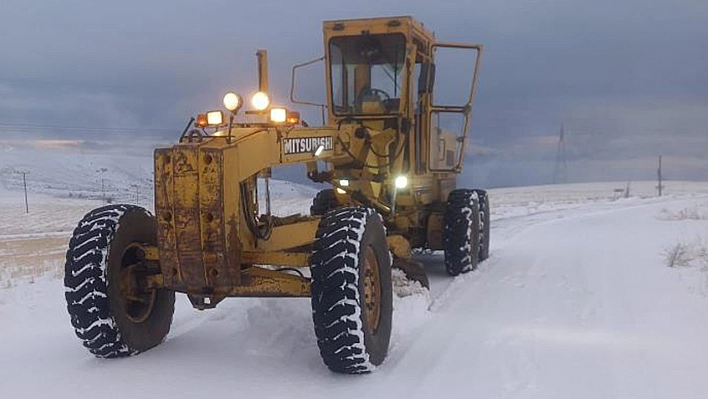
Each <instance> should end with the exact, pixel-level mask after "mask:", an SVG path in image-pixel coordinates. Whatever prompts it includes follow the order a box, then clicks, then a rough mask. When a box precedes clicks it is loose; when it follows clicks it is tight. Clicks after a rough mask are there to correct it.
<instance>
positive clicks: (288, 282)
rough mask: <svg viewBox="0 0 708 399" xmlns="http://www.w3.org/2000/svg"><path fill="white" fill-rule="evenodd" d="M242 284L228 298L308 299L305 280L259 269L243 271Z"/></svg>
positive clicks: (306, 280) (307, 286)
mask: <svg viewBox="0 0 708 399" xmlns="http://www.w3.org/2000/svg"><path fill="white" fill-rule="evenodd" d="M242 282H243V284H242V285H240V286H238V287H234V288H233V290H231V292H230V293H229V296H243V297H282V296H290V297H309V296H310V292H311V291H310V280H308V279H306V278H303V277H300V276H296V275H292V274H287V273H284V272H278V271H275V270H268V269H262V268H259V267H251V268H249V269H246V270H244V271H243V276H242Z"/></svg>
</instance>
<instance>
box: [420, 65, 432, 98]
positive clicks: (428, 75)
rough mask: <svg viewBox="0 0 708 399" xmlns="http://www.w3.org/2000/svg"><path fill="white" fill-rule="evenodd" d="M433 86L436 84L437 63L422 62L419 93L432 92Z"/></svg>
mask: <svg viewBox="0 0 708 399" xmlns="http://www.w3.org/2000/svg"><path fill="white" fill-rule="evenodd" d="M433 86H435V64H432V63H426V64H421V66H420V76H419V77H418V94H423V93H432V92H433Z"/></svg>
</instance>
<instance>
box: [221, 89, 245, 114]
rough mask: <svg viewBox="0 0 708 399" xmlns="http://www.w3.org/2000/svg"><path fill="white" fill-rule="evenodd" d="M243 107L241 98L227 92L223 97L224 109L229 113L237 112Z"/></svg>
mask: <svg viewBox="0 0 708 399" xmlns="http://www.w3.org/2000/svg"><path fill="white" fill-rule="evenodd" d="M242 105H243V100H242V99H241V96H239V95H238V94H236V93H233V92H228V93H226V95H225V96H224V107H225V108H226V109H228V110H229V111H231V112H235V111H237V110H238V109H239V108H241V106H242Z"/></svg>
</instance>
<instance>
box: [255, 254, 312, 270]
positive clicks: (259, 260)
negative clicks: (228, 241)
mask: <svg viewBox="0 0 708 399" xmlns="http://www.w3.org/2000/svg"><path fill="white" fill-rule="evenodd" d="M309 259H310V253H309V252H285V251H278V252H265V251H244V252H243V254H242V256H241V260H242V262H243V263H244V264H255V265H271V266H290V267H308V266H309V265H308V260H309Z"/></svg>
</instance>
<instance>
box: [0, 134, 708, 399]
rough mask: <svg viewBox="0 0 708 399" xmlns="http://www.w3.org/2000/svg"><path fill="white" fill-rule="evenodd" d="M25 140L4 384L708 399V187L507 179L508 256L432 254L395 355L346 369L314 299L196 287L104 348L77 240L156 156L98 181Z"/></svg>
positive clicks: (89, 390)
mask: <svg viewBox="0 0 708 399" xmlns="http://www.w3.org/2000/svg"><path fill="white" fill-rule="evenodd" d="M20 150H21V151H24V152H25V153H24V155H22V156H20V155H18V154H17V151H20ZM20 150H18V149H17V148H15V149H13V150H7V149H6V150H5V152H4V153H0V154H1V155H0V169H3V170H5V174H2V175H1V176H0V177H3V179H4V180H2V183H4V184H0V320H2V321H1V322H0V338H1V339H0V354H2V356H1V359H2V360H1V361H0V362H1V363H0V397H3V398H5V397H7V398H42V399H46V398H52V399H55V398H76V397H86V396H90V397H104V398H124V397H127V396H131V397H138V398H194V397H202V396H211V395H218V396H225V395H228V396H229V397H264V398H282V397H307V398H325V397H327V398H329V397H338V398H339V397H347V398H349V397H351V398H359V397H363V396H369V397H374V398H377V397H385V398H413V397H421V398H423V397H454V398H509V397H513V398H610V397H612V398H705V397H708V379H706V378H705V377H704V374H705V370H708V254H707V250H706V248H707V247H708V183H691V182H671V181H669V182H666V183H665V184H666V187H665V191H664V192H665V194H666V195H665V196H664V197H661V198H657V197H655V188H654V183H652V182H632V183H631V184H630V193H629V197H628V198H624V192H620V191H621V190H624V189H626V186H627V183H626V182H620V183H596V184H574V185H560V186H542V187H524V188H513V189H499V190H492V191H491V194H490V195H491V202H492V218H493V224H492V253H491V257H490V259H489V260H488V261H487V262H484V263H483V264H481V265H480V267H479V269H478V270H477V271H475V272H472V273H469V274H467V275H464V276H461V277H458V278H454V279H453V278H450V277H447V276H446V275H445V272H444V267H443V264H442V257H441V255H440V254H439V253H435V254H426V255H421V256H420V257H421V259H422V260H423V261H424V262H425V264H426V268H427V270H428V273H429V274H430V277H431V282H432V289H431V292H430V295H429V296H428V295H425V294H421V293H414V294H413V295H410V296H406V297H403V298H397V299H396V301H395V312H394V332H393V338H392V345H391V350H390V354H389V357H388V359H387V361H386V362H385V363H384V364H383V365H382V366H381V367H380V368H379V370H377V371H376V372H375V373H373V374H371V375H366V376H342V375H335V374H332V373H330V372H329V371H328V370H327V369H326V368H325V367H324V366H323V365H322V362H321V360H320V358H319V353H318V350H317V345H316V342H315V337H314V332H313V330H312V325H311V323H312V322H311V315H310V305H309V301H308V300H307V299H230V300H226V301H224V302H223V303H222V304H220V305H219V307H217V308H216V309H214V310H212V311H206V312H198V311H195V310H192V308H191V306H190V305H189V303H188V301H187V300H186V298H184V297H182V296H179V297H178V303H177V311H176V313H175V319H174V323H173V327H172V331H171V332H170V334H169V336H168V338H167V340H166V341H165V343H164V344H163V345H161V346H159V347H157V348H155V349H153V350H150V351H148V352H146V353H144V354H141V355H139V356H136V357H132V358H127V359H119V360H100V359H96V358H94V357H92V356H91V355H90V354H89V353H88V352H87V351H86V350H85V349H84V348H83V347H82V346H81V344H80V343H79V340H78V339H76V337H75V336H74V333H73V330H72V328H71V325H70V322H69V318H68V315H67V313H66V309H65V303H64V298H63V287H62V281H61V268H62V266H63V256H64V254H63V252H64V250H65V246H66V243H67V241H68V237H69V235H70V232H71V230H72V229H73V227H74V225H75V223H76V222H77V221H78V220H79V219H80V218H81V216H82V215H83V214H84V213H85V212H87V211H88V210H90V209H92V208H94V207H96V206H99V205H101V203H102V202H101V201H100V200H98V198H100V196H96V195H95V194H96V193H97V192H100V186H98V189H96V184H95V183H96V178H97V176H99V177H98V178H99V179H100V176H101V175H102V174H106V173H108V172H100V170H101V169H102V168H107V169H108V170H112V171H113V172H111V173H113V174H112V175H111V181H112V182H115V184H116V186H115V187H116V188H119V187H118V185H119V184H128V185H129V184H131V183H130V182H131V181H132V177H133V176H136V177H137V179H138V180H139V181H146V182H149V181H150V176H149V170H150V169H149V168H150V161H149V158H147V157H145V156H144V155H143V156H137V155H136V156H135V161H134V162H128V161H126V159H128V160H129V159H130V158H127V157H131V155H125V154H122V153H118V152H117V153H116V154H114V155H112V156H110V157H105V156H100V157H99V156H97V155H92V154H88V156H89V158H83V156H78V157H77V158H78V159H80V160H82V161H81V162H95V163H94V164H92V166H91V168H93V169H95V170H99V172H96V173H90V174H87V175H83V176H82V175H81V174H80V173H78V172H75V171H77V170H79V167H80V162H77V161H76V160H73V161H67V158H66V156H65V154H67V152H66V151H68V150H66V149H61V150H60V151H59V152H57V151H56V150H55V149H52V150H38V149H37V148H31V149H28V148H21V149H20ZM68 153H71V152H70V151H69V152H68ZM8 154H12V155H8ZM51 154H64V155H51ZM147 155H148V156H149V154H147ZM30 156H34V157H35V158H34V159H33V158H30ZM52 156H54V157H55V158H52ZM92 157H93V158H92ZM37 159H41V160H47V159H50V160H51V159H56V160H64V162H65V163H64V164H62V167H61V168H60V167H56V168H52V167H51V166H50V162H48V161H47V162H44V161H37ZM77 163H78V165H77ZM141 165H142V166H141ZM119 166H120V168H119ZM20 167H23V168H30V169H31V170H30V173H34V174H35V175H42V176H50V177H48V178H47V180H46V181H45V182H44V184H45V186H46V185H49V186H50V187H49V188H47V187H43V186H42V185H41V184H34V183H33V185H32V186H31V187H32V191H31V192H30V193H31V195H30V213H29V214H25V213H24V197H23V194H22V192H21V191H18V190H17V189H18V187H21V186H18V184H17V176H16V174H15V173H10V168H14V169H19V168H20ZM141 170H142V171H141ZM145 170H147V172H145ZM70 173H78V174H73V175H70ZM8 176H12V177H8ZM146 176H147V177H146ZM104 178H105V177H104ZM57 182H62V183H61V184H67V185H69V184H73V185H72V186H70V188H69V189H68V192H75V193H90V194H91V195H88V194H82V195H80V197H87V198H94V199H79V198H75V197H76V196H77V195H74V198H68V197H69V196H68V195H67V194H66V193H67V190H61V189H54V187H57V186H56V185H57ZM80 187H90V189H86V190H81V189H80ZM145 187H146V188H145V189H146V190H148V188H149V184H145ZM115 192H120V190H116V191H115ZM313 192H314V191H313V189H310V188H307V187H302V186H297V185H294V184H291V183H287V182H274V184H273V196H274V197H275V201H276V206H278V207H280V208H281V209H285V210H287V211H292V212H296V211H300V212H305V211H307V209H308V207H309V202H310V198H311V196H312V193H313ZM146 193H147V191H146ZM48 194H52V195H55V196H56V195H57V194H59V195H61V196H62V197H63V198H61V199H57V198H56V197H51V196H49V195H48ZM128 194H129V190H127V191H126V195H125V198H124V199H123V200H126V201H127V200H129V199H130V198H129V197H130V196H129V195H128ZM139 199H140V198H139ZM144 201H145V203H144V204H143V205H145V204H147V203H149V202H148V201H147V200H146V199H145V200H144Z"/></svg>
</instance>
